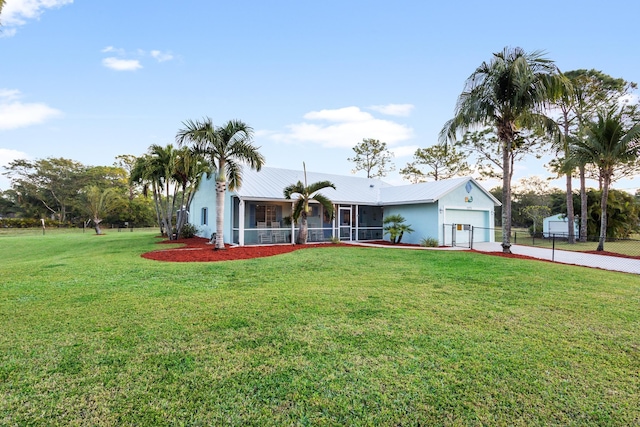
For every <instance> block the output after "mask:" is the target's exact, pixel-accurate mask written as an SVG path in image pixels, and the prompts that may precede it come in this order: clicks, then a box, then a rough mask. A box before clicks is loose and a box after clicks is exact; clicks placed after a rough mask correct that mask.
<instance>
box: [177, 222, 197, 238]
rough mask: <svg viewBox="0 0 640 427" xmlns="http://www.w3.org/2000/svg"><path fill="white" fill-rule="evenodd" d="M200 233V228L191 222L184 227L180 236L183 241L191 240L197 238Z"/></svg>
mask: <svg viewBox="0 0 640 427" xmlns="http://www.w3.org/2000/svg"><path fill="white" fill-rule="evenodd" d="M198 231H199V230H198V227H196V226H195V225H193V224H191V223H190V222H187V223H186V224H185V225H183V226H182V230H180V236H181V237H182V238H183V239H190V238H192V237H195V236H196V234H198Z"/></svg>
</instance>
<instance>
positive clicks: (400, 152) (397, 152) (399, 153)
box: [390, 145, 420, 158]
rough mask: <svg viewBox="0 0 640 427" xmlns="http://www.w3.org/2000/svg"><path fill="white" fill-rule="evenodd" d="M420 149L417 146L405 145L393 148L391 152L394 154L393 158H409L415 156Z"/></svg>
mask: <svg viewBox="0 0 640 427" xmlns="http://www.w3.org/2000/svg"><path fill="white" fill-rule="evenodd" d="M418 148H420V147H418V146H417V145H403V146H399V147H393V148H392V149H391V150H390V151H391V152H392V153H393V156H394V157H396V158H398V157H407V156H413V154H414V153H415V152H416V150H417V149H418Z"/></svg>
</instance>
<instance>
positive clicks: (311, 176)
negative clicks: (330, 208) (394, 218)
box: [234, 167, 500, 205]
mask: <svg viewBox="0 0 640 427" xmlns="http://www.w3.org/2000/svg"><path fill="white" fill-rule="evenodd" d="M298 181H301V182H303V183H304V172H303V171H300V170H291V169H280V168H270V167H263V168H262V169H261V170H260V172H257V171H255V170H251V169H248V168H244V169H243V172H242V185H241V187H240V188H239V189H237V190H236V191H235V192H234V193H235V194H236V195H237V196H238V197H240V198H241V199H245V200H285V198H284V194H283V191H284V189H285V187H288V186H289V185H291V184H295V183H297V182H298ZM318 181H330V182H332V183H333V184H334V185H335V186H336V189H335V190H334V189H333V188H326V189H323V190H321V191H320V193H322V194H323V195H324V196H326V197H327V198H329V200H331V201H332V202H334V203H338V204H340V203H344V204H367V205H400V204H416V203H433V202H435V201H437V200H439V199H440V198H442V197H443V196H445V195H446V194H448V193H449V192H451V191H453V190H455V189H456V188H458V187H460V186H461V185H465V184H466V183H467V182H468V181H471V182H473V183H475V184H476V185H477V186H478V187H479V188H480V189H481V190H482V191H483V192H484V193H485V194H486V195H487V196H488V197H489V198H491V199H492V200H493V202H494V203H495V204H496V205H500V202H499V201H498V200H497V199H496V198H495V197H493V195H492V194H491V193H489V192H488V191H487V190H485V189H484V188H483V187H482V186H481V185H480V184H478V183H477V182H476V181H475V180H474V179H473V178H471V177H462V178H452V179H446V180H441V181H433V182H423V183H419V184H409V185H399V186H392V185H390V184H387V183H386V182H384V181H381V180H379V179H373V178H361V177H356V176H345V175H334V174H328V173H322V172H309V171H307V183H309V184H312V183H314V182H318Z"/></svg>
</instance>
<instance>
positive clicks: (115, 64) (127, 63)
mask: <svg viewBox="0 0 640 427" xmlns="http://www.w3.org/2000/svg"><path fill="white" fill-rule="evenodd" d="M102 65H104V66H105V67H107V68H111V69H112V70H116V71H135V70H137V69H139V68H142V64H140V61H138V60H137V59H119V58H114V57H109V58H104V59H103V60H102Z"/></svg>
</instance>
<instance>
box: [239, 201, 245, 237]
mask: <svg viewBox="0 0 640 427" xmlns="http://www.w3.org/2000/svg"><path fill="white" fill-rule="evenodd" d="M238 206H239V207H238V222H239V224H238V244H239V245H240V246H244V200H242V199H240V203H238Z"/></svg>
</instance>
